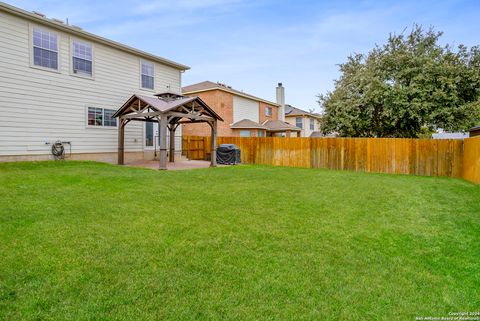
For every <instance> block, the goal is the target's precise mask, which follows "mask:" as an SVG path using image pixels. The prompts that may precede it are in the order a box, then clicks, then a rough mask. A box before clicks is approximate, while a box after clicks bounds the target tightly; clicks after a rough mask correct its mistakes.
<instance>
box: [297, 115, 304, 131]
mask: <svg viewBox="0 0 480 321" xmlns="http://www.w3.org/2000/svg"><path fill="white" fill-rule="evenodd" d="M298 119H300V120H301V123H302V125H301V126H298ZM303 123H304V121H303V117H295V126H296V127H298V128H301V129H303Z"/></svg>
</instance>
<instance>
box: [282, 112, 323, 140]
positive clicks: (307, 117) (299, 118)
mask: <svg viewBox="0 0 480 321" xmlns="http://www.w3.org/2000/svg"><path fill="white" fill-rule="evenodd" d="M320 119H321V117H320V115H319V114H315V113H311V112H308V111H305V110H302V109H300V108H296V107H293V106H291V105H285V121H286V122H288V123H289V124H291V125H294V126H296V127H298V128H301V130H302V131H301V136H302V137H320V136H321V135H320Z"/></svg>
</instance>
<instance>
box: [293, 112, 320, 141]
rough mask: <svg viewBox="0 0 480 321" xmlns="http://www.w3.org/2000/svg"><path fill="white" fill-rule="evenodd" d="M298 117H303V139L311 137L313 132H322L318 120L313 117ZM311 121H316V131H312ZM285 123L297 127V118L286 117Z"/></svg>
mask: <svg viewBox="0 0 480 321" xmlns="http://www.w3.org/2000/svg"><path fill="white" fill-rule="evenodd" d="M298 117H302V119H303V128H302V132H301V134H300V135H301V137H310V135H311V134H312V132H313V131H319V130H320V123H319V121H318V120H317V119H315V118H313V117H308V116H298ZM310 119H314V121H315V126H314V128H315V129H314V130H310ZM285 121H286V122H287V123H289V124H291V125H293V126H296V121H297V116H285Z"/></svg>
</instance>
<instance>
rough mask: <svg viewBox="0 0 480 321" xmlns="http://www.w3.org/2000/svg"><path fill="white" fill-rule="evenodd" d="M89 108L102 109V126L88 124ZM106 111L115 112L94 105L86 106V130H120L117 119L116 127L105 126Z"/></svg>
mask: <svg viewBox="0 0 480 321" xmlns="http://www.w3.org/2000/svg"><path fill="white" fill-rule="evenodd" d="M89 108H98V109H101V110H102V125H101V126H100V125H89V124H88V109H89ZM106 109H109V110H113V111H114V112H115V109H113V108H103V107H96V106H93V105H87V106H85V125H86V128H96V129H107V130H112V129H117V128H118V118H116V124H115V126H105V125H104V124H105V110H106Z"/></svg>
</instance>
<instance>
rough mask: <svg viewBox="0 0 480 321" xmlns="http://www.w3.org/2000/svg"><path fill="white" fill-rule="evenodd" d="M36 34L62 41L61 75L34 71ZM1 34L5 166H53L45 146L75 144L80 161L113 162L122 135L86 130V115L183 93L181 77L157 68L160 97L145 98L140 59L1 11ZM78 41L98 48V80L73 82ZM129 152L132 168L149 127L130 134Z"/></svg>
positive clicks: (134, 126)
mask: <svg viewBox="0 0 480 321" xmlns="http://www.w3.org/2000/svg"><path fill="white" fill-rule="evenodd" d="M33 26H38V27H41V28H42V29H46V30H49V31H52V32H55V33H56V34H57V42H58V66H59V68H58V71H54V70H46V69H40V68H38V67H34V66H33V64H32V55H33V49H32V44H31V42H32V40H31V38H32V28H33ZM0 29H1V30H2V32H1V33H0V43H1V44H2V45H1V46H0V69H1V70H2V72H1V74H0V80H1V81H0V115H1V117H0V161H1V160H8V161H11V160H15V159H19V160H21V159H25V158H26V159H49V158H50V157H51V156H50V148H51V147H50V146H49V145H47V144H46V142H50V143H51V142H54V141H56V140H61V141H70V142H71V144H72V145H71V147H72V153H73V154H74V155H75V154H84V155H86V156H85V157H88V158H87V159H94V160H95V159H97V158H98V159H111V157H110V156H111V154H112V153H115V154H116V151H117V131H118V130H117V127H92V126H87V107H98V108H106V109H115V110H116V109H118V108H119V107H120V106H121V105H122V104H123V103H124V102H125V101H126V100H127V99H128V98H129V97H130V96H131V95H132V94H134V93H138V94H143V95H152V94H154V93H156V92H163V91H167V90H170V91H173V92H177V93H180V92H181V83H180V82H181V76H180V70H178V69H176V68H174V67H170V66H168V65H164V64H161V63H158V62H154V76H155V77H154V78H155V89H154V90H144V89H140V61H141V57H139V56H136V55H134V54H132V53H128V52H125V51H122V50H120V49H117V48H113V47H110V46H107V45H105V44H102V43H96V42H94V41H92V40H90V39H82V38H77V37H74V36H73V35H71V34H69V33H67V32H65V31H61V30H57V29H54V27H52V26H43V25H41V24H37V23H33V22H31V21H29V20H28V19H24V18H20V17H17V16H15V15H13V14H10V13H7V12H3V11H0ZM73 39H78V40H81V41H84V42H87V43H90V44H92V49H93V76H92V77H85V76H79V75H75V74H73V72H72V63H71V60H72V58H71V43H72V40H73ZM178 134H179V133H177V135H178ZM180 135H181V134H180ZM66 149H67V151H68V147H67V148H66ZM125 150H126V154H127V156H126V157H127V160H128V157H129V156H128V155H132V157H134V158H135V157H137V156H138V157H139V158H141V157H143V156H141V155H143V150H144V123H143V122H131V123H129V124H128V125H127V126H126V130H125ZM96 155H97V156H98V157H97V156H96ZM75 157H76V158H80V159H81V158H82V157H84V156H81V155H77V156H75ZM75 157H72V158H75Z"/></svg>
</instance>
